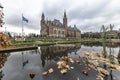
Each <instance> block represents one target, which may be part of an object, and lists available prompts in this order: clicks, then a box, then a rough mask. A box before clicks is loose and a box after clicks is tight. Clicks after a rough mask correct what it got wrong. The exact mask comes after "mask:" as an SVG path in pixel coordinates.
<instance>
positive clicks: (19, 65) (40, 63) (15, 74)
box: [0, 43, 120, 80]
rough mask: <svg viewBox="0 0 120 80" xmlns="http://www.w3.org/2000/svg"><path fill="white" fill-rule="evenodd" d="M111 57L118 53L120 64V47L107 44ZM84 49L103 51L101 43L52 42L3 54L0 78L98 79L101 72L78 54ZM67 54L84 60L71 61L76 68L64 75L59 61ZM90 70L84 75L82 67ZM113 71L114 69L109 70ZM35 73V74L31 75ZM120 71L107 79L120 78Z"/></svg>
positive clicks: (74, 58) (28, 79) (7, 79)
mask: <svg viewBox="0 0 120 80" xmlns="http://www.w3.org/2000/svg"><path fill="white" fill-rule="evenodd" d="M106 50H107V55H108V59H110V60H111V58H109V55H110V54H111V55H112V56H114V58H112V61H113V62H115V63H117V64H119V63H120V52H119V51H120V48H119V46H116V47H112V48H111V47H107V48H106ZM83 51H94V52H97V53H99V54H102V51H103V47H102V46H101V45H92V46H91V45H81V44H80V43H77V44H74V45H51V46H41V47H38V49H37V50H29V51H19V52H11V53H4V54H0V56H2V57H1V60H0V78H1V79H0V80H97V78H96V76H97V74H98V72H97V71H95V70H93V69H90V68H88V67H87V66H86V64H85V63H84V62H83V61H82V58H81V57H79V56H78V55H77V54H80V53H81V52H83ZM63 56H69V57H72V58H73V60H80V64H79V63H73V64H70V63H68V64H69V65H70V66H71V67H73V69H71V70H69V71H68V72H67V73H66V74H61V73H60V70H59V69H58V68H57V62H58V61H60V60H61V58H62V57H63ZM50 68H52V69H53V70H54V72H53V73H50V74H47V75H46V76H45V75H43V74H42V73H43V72H44V71H48V69H50ZM84 69H89V72H88V75H85V74H83V72H82V70H84ZM109 70H110V69H109ZM31 75H32V76H31ZM119 75H120V72H119V71H116V70H112V72H111V74H110V75H108V76H104V79H105V80H120V77H119Z"/></svg>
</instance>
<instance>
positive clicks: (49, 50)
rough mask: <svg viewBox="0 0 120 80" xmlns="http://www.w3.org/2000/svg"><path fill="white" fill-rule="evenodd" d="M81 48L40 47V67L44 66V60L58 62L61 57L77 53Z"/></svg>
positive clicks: (77, 46)
mask: <svg viewBox="0 0 120 80" xmlns="http://www.w3.org/2000/svg"><path fill="white" fill-rule="evenodd" d="M80 47H81V44H75V46H68V47H66V46H62V47H61V46H43V47H41V53H42V54H41V60H42V66H43V67H44V66H45V60H55V61H58V60H59V58H60V57H62V56H68V53H71V52H75V54H76V52H77V50H79V49H80Z"/></svg>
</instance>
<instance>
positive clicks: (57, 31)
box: [40, 12, 81, 38]
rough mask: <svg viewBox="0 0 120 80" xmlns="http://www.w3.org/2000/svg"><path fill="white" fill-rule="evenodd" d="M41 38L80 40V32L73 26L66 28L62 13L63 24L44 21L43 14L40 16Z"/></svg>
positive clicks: (66, 23)
mask: <svg viewBox="0 0 120 80" xmlns="http://www.w3.org/2000/svg"><path fill="white" fill-rule="evenodd" d="M40 33H41V36H49V37H59V38H65V37H66V38H67V37H68V38H80V37H81V31H80V30H79V29H78V28H77V27H76V25H74V27H71V26H68V20H67V16H66V12H64V16H63V23H61V22H60V21H59V20H57V19H54V20H53V21H52V20H46V19H45V15H44V13H42V16H41V31H40Z"/></svg>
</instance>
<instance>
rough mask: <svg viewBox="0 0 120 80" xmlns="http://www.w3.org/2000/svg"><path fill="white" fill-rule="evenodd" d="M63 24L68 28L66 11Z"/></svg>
mask: <svg viewBox="0 0 120 80" xmlns="http://www.w3.org/2000/svg"><path fill="white" fill-rule="evenodd" d="M63 26H64V27H65V28H67V16H66V12H64V17H63Z"/></svg>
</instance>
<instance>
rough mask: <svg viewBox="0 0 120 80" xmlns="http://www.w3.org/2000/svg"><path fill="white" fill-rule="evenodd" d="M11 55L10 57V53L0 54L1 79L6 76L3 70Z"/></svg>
mask: <svg viewBox="0 0 120 80" xmlns="http://www.w3.org/2000/svg"><path fill="white" fill-rule="evenodd" d="M9 55H10V54H9V53H4V54H2V53H1V54H0V79H2V77H3V76H4V74H3V71H2V69H1V68H2V67H3V66H4V64H5V62H6V61H7V57H8V56H9Z"/></svg>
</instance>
